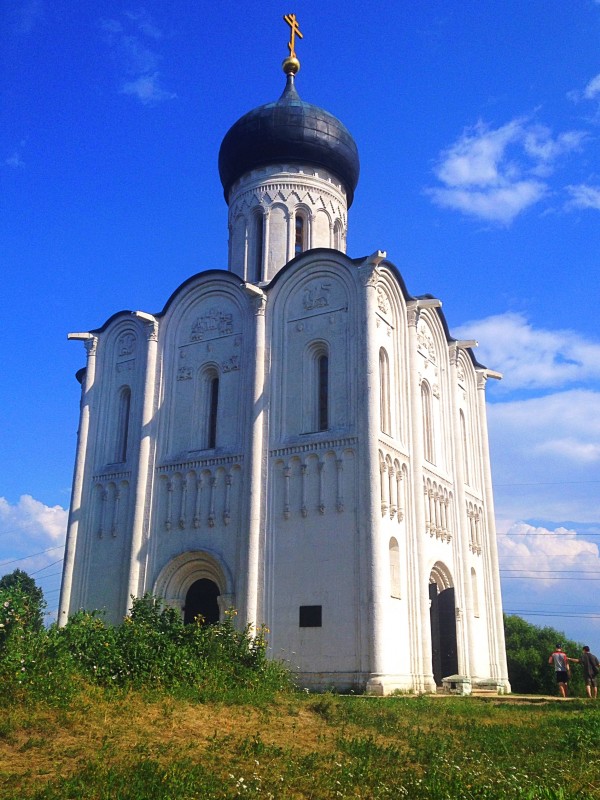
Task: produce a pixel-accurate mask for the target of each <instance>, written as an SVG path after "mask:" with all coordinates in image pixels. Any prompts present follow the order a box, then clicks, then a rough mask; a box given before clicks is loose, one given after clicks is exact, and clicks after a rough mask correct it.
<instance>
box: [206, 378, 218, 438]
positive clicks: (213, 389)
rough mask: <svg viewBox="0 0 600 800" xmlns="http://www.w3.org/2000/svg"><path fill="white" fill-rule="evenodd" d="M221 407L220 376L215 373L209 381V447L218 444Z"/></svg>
mask: <svg viewBox="0 0 600 800" xmlns="http://www.w3.org/2000/svg"><path fill="white" fill-rule="evenodd" d="M218 407H219V378H218V377H217V376H216V375H214V376H213V377H212V378H210V380H209V383H208V437H207V443H206V444H207V447H208V449H209V450H214V448H215V447H216V446H217V411H218Z"/></svg>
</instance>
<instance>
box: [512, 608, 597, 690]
mask: <svg viewBox="0 0 600 800" xmlns="http://www.w3.org/2000/svg"><path fill="white" fill-rule="evenodd" d="M504 636H505V639H506V660H507V662H508V678H509V680H510V685H511V688H512V690H513V692H519V693H522V694H556V678H555V674H554V668H553V667H552V666H551V665H549V664H548V658H549V656H550V654H551V653H552V652H553V651H554V649H555V648H556V645H557V644H559V643H560V644H562V647H563V649H564V651H565V652H566V653H567V655H568V656H569V657H570V658H579V656H580V655H581V647H582V646H581V645H580V644H579V643H578V642H574V641H573V640H572V639H567V638H566V636H565V635H564V633H561V632H560V631H557V630H555V629H554V628H549V627H545V628H540V627H538V626H537V625H532V624H531V623H530V622H526V621H525V620H524V619H522V618H521V617H517V616H515V615H508V614H505V615H504ZM569 686H570V694H575V695H581V696H583V695H584V694H585V688H584V683H583V677H582V673H581V669H580V668H578V667H577V665H572V667H571V680H570V682H569Z"/></svg>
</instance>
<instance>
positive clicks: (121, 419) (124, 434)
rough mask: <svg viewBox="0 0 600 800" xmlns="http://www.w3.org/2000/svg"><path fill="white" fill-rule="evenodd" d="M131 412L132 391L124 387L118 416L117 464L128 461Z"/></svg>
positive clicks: (120, 396) (120, 394)
mask: <svg viewBox="0 0 600 800" xmlns="http://www.w3.org/2000/svg"><path fill="white" fill-rule="evenodd" d="M130 411H131V389H130V388H129V386H123V388H122V389H121V391H120V393H119V411H118V416H117V435H116V441H115V463H116V464H120V463H122V462H124V461H127V440H128V438H129V414H130Z"/></svg>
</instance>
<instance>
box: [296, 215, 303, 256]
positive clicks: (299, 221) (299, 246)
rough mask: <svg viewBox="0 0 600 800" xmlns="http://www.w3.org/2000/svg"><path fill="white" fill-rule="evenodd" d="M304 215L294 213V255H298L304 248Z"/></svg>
mask: <svg viewBox="0 0 600 800" xmlns="http://www.w3.org/2000/svg"><path fill="white" fill-rule="evenodd" d="M304 229H305V225H304V217H303V216H301V215H300V214H296V228H295V239H294V255H296V256H298V255H300V253H303V252H304V250H305V249H306V248H305V247H304V233H305V230H304Z"/></svg>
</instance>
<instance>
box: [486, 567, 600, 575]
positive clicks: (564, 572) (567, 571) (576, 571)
mask: <svg viewBox="0 0 600 800" xmlns="http://www.w3.org/2000/svg"><path fill="white" fill-rule="evenodd" d="M500 572H527V573H531V572H534V573H535V574H539V573H542V572H543V573H548V572H552V573H553V574H556V573H559V574H561V575H567V574H569V575H573V574H574V575H600V570H597V569H593V570H592V569H516V567H515V568H513V567H500Z"/></svg>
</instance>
